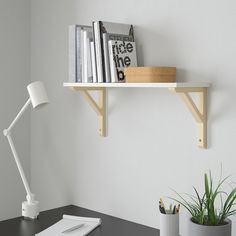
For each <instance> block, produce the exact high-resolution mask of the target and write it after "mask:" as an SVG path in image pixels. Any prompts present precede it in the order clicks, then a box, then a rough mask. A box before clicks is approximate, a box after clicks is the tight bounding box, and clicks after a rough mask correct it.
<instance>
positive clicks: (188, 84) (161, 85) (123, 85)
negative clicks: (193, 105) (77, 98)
mask: <svg viewBox="0 0 236 236" xmlns="http://www.w3.org/2000/svg"><path fill="white" fill-rule="evenodd" d="M63 86H64V87H77V88H203V87H205V88H206V87H209V86H210V83H207V82H182V83H63Z"/></svg>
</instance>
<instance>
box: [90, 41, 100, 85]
mask: <svg viewBox="0 0 236 236" xmlns="http://www.w3.org/2000/svg"><path fill="white" fill-rule="evenodd" d="M90 49H91V61H92V72H93V83H97V82H98V81H97V72H96V60H95V49H94V42H93V41H92V42H90Z"/></svg>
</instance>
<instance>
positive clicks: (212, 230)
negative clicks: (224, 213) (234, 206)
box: [188, 219, 232, 236]
mask: <svg viewBox="0 0 236 236" xmlns="http://www.w3.org/2000/svg"><path fill="white" fill-rule="evenodd" d="M225 222H226V224H225V225H218V226H208V225H199V224H196V223H193V222H192V221H191V220H190V223H189V227H188V235H189V236H231V228H232V222H231V220H229V219H227V220H225Z"/></svg>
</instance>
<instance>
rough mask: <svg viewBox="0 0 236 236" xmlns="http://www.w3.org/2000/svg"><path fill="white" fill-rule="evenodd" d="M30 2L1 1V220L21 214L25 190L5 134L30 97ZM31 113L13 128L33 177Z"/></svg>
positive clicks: (21, 154)
mask: <svg viewBox="0 0 236 236" xmlns="http://www.w3.org/2000/svg"><path fill="white" fill-rule="evenodd" d="M29 13H30V12H29V1H28V0H1V1H0V81H1V86H0V109H1V114H0V150H1V155H0V189H1V191H0V220H3V219H7V218H12V217H16V216H18V215H20V214H21V202H22V201H23V200H24V199H25V196H26V192H25V190H24V187H23V184H22V182H21V180H20V176H19V173H18V171H17V167H16V164H15V162H14V159H13V155H12V153H11V150H10V147H9V145H8V142H7V139H6V138H5V137H4V136H3V135H2V131H3V129H4V128H7V127H8V126H9V125H10V122H11V121H12V120H13V118H14V117H15V115H16V114H17V112H18V111H19V109H20V108H21V107H22V106H23V104H24V103H25V102H26V99H27V90H26V85H27V84H28V83H29V81H30V78H29V64H30V63H29V48H30V46H29V43H30V38H29V29H30V26H29V21H30V14H29ZM29 124H30V116H29V112H27V113H26V114H24V116H23V117H22V119H21V120H20V121H19V122H18V123H17V124H16V126H15V127H14V130H13V131H12V138H13V140H14V141H15V146H16V149H17V151H18V153H19V157H20V159H21V161H22V165H23V168H24V170H25V172H26V175H27V177H28V178H29V177H30V156H29V153H30V131H29V128H30V125H29Z"/></svg>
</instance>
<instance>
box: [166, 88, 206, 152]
mask: <svg viewBox="0 0 236 236" xmlns="http://www.w3.org/2000/svg"><path fill="white" fill-rule="evenodd" d="M169 90H170V91H172V92H175V93H179V94H180V96H181V98H182V100H183V102H184V103H185V105H186V106H187V108H188V109H189V111H190V112H191V114H192V115H193V117H194V119H195V121H196V123H197V128H198V137H197V139H198V141H197V142H198V146H199V147H200V148H207V88H191V87H190V88H188V87H186V88H169ZM189 93H196V94H197V95H198V101H197V102H195V101H194V100H193V99H192V97H191V96H190V95H189Z"/></svg>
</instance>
